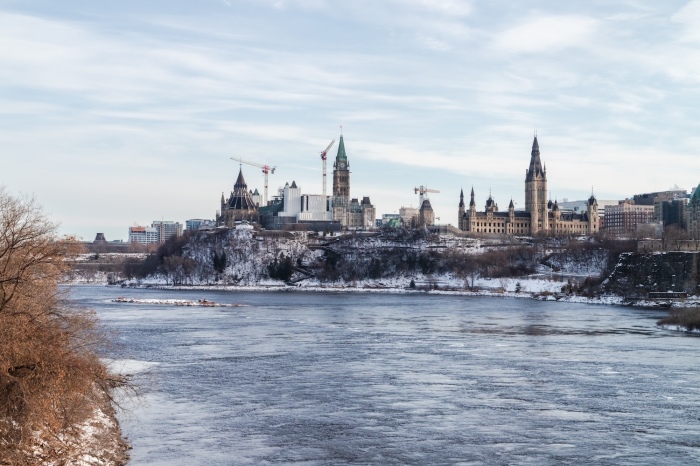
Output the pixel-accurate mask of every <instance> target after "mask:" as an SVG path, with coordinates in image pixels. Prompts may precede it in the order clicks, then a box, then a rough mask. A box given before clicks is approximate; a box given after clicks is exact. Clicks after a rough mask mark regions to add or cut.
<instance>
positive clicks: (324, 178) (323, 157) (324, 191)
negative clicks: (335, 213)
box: [321, 139, 335, 198]
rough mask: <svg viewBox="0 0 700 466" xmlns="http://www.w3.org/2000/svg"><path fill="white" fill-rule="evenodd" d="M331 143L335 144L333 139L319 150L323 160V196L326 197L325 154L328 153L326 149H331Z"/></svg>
mask: <svg viewBox="0 0 700 466" xmlns="http://www.w3.org/2000/svg"><path fill="white" fill-rule="evenodd" d="M333 144H335V139H333V140H332V141H331V143H330V144H328V147H326V149H325V150H324V151H323V152H321V160H323V197H324V198H325V197H326V158H327V157H326V155H327V154H328V151H329V150H331V147H333Z"/></svg>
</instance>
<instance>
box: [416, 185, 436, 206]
mask: <svg viewBox="0 0 700 466" xmlns="http://www.w3.org/2000/svg"><path fill="white" fill-rule="evenodd" d="M413 192H414V194H418V193H420V196H418V208H419V209H420V208H421V207H422V206H423V200H424V199H427V197H428V196H425V194H427V193H439V192H440V191H438V190H437V189H428V188H427V187H425V186H420V187H418V188H413Z"/></svg>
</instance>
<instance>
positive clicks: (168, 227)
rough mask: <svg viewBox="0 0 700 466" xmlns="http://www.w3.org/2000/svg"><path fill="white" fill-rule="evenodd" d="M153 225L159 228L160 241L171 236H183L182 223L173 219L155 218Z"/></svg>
mask: <svg viewBox="0 0 700 466" xmlns="http://www.w3.org/2000/svg"><path fill="white" fill-rule="evenodd" d="M151 227H153V228H155V229H156V230H158V241H160V242H161V243H163V242H165V240H167V239H168V238H170V237H171V236H182V224H181V223H180V222H173V221H172V220H153V223H151Z"/></svg>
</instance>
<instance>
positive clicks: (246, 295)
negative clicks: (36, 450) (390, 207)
mask: <svg viewBox="0 0 700 466" xmlns="http://www.w3.org/2000/svg"><path fill="white" fill-rule="evenodd" d="M71 294H72V297H73V298H74V299H75V300H76V301H77V302H78V303H79V304H80V305H83V306H86V307H90V308H93V309H95V311H96V312H97V314H98V316H99V318H100V320H101V321H102V322H103V324H104V325H105V327H106V328H107V329H108V330H109V331H110V332H111V333H113V334H114V335H115V338H114V339H115V342H114V345H113V347H112V348H111V349H110V350H109V355H108V356H109V357H110V358H112V359H115V360H116V362H115V363H114V366H115V368H124V369H125V370H134V371H135V372H136V375H135V382H136V383H137V384H138V385H139V386H140V390H141V396H140V398H139V399H138V400H134V399H131V400H126V402H125V406H126V408H127V410H126V411H122V412H121V413H120V420H121V423H122V428H123V430H124V432H125V434H126V435H127V436H128V438H129V441H130V442H131V443H132V445H133V450H132V451H131V456H132V461H131V462H130V465H146V464H148V465H180V464H182V465H239V464H240V465H263V464H290V463H293V464H303V465H326V464H341V465H342V464H356V465H361V464H362V465H364V464H381V465H392V464H396V465H399V464H401V465H404V464H407V465H440V464H532V465H546V464H635V465H636V464H697V463H698V462H700V448H698V447H700V371H699V370H698V364H697V356H698V349H699V348H700V338H698V337H696V336H693V335H687V334H683V333H674V332H670V331H665V330H660V329H657V328H655V326H654V324H655V321H656V320H657V319H658V318H659V317H660V316H662V315H663V314H664V312H663V311H658V310H653V311H650V310H642V309H633V308H624V307H615V306H592V305H584V304H567V303H556V302H539V301H533V300H529V299H513V298H481V297H474V298H472V297H459V296H439V295H429V294H378V293H313V292H258V293H255V292H224V291H162V290H131V289H129V290H124V289H119V288H108V287H95V286H76V287H73V288H72V291H71ZM117 296H127V297H132V298H137V299H140V298H147V299H154V298H168V299H173V298H176V299H193V300H196V299H201V298H205V299H208V300H212V301H216V302H220V303H240V304H245V305H246V307H226V308H223V307H219V308H206V307H176V306H171V305H156V304H119V303H114V302H111V300H112V299H113V298H115V297H117Z"/></svg>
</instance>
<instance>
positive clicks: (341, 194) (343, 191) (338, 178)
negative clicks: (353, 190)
mask: <svg viewBox="0 0 700 466" xmlns="http://www.w3.org/2000/svg"><path fill="white" fill-rule="evenodd" d="M333 197H334V198H335V200H338V201H340V200H341V199H342V201H341V202H342V203H343V204H344V205H347V204H348V201H349V200H350V164H349V163H348V156H347V154H346V153H345V143H344V142H343V135H342V134H341V135H340V144H338V155H336V157H335V162H333Z"/></svg>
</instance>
